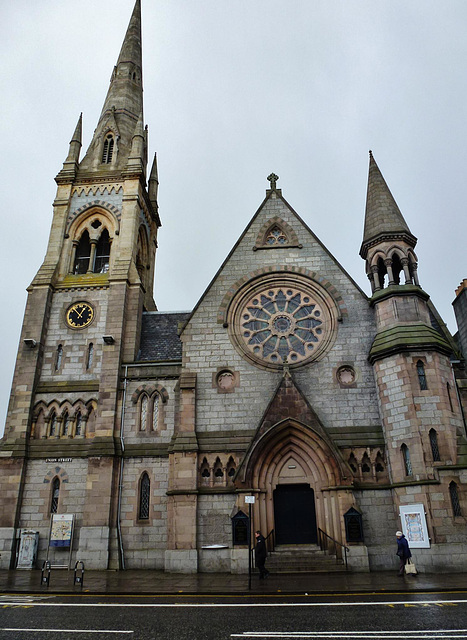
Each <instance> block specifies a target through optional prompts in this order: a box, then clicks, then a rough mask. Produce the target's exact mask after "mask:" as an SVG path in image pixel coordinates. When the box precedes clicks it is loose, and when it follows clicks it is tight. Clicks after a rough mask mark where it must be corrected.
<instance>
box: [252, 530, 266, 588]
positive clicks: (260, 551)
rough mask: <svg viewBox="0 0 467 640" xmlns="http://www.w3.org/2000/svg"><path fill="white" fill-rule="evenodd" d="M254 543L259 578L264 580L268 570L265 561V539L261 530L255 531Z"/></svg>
mask: <svg viewBox="0 0 467 640" xmlns="http://www.w3.org/2000/svg"><path fill="white" fill-rule="evenodd" d="M255 538H256V545H255V563H256V566H257V567H258V570H259V579H260V580H264V578H267V577H268V575H269V571H268V570H267V569H266V567H265V566H264V565H265V562H266V558H267V556H268V552H267V549H266V540H265V538H264V536H263V535H262V533H261V531H256V533H255Z"/></svg>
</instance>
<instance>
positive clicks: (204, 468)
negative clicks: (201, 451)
mask: <svg viewBox="0 0 467 640" xmlns="http://www.w3.org/2000/svg"><path fill="white" fill-rule="evenodd" d="M200 472H201V482H202V483H203V484H204V485H209V482H210V477H211V470H210V469H209V464H208V461H207V459H206V458H203V462H202V464H201V468H200Z"/></svg>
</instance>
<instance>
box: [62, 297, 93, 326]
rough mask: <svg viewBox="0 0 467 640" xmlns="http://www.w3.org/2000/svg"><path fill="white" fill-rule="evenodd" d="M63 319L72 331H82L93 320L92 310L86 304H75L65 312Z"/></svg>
mask: <svg viewBox="0 0 467 640" xmlns="http://www.w3.org/2000/svg"><path fill="white" fill-rule="evenodd" d="M65 319H66V323H67V325H68V326H69V327H71V328H72V329H84V327H87V326H88V325H90V324H91V322H92V321H93V320H94V309H93V308H92V306H91V305H90V304H89V303H88V302H75V303H74V304H72V305H71V307H70V308H69V309H68V311H67V312H66V315H65Z"/></svg>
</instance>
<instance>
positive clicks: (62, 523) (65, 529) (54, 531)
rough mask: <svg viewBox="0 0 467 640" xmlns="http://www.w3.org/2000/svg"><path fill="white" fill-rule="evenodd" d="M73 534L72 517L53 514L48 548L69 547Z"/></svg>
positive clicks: (70, 515) (65, 514)
mask: <svg viewBox="0 0 467 640" xmlns="http://www.w3.org/2000/svg"><path fill="white" fill-rule="evenodd" d="M72 534H73V515H72V514H67V513H64V514H58V513H54V514H53V516H52V526H51V529H50V542H49V546H50V547H69V546H70V545H71V537H72Z"/></svg>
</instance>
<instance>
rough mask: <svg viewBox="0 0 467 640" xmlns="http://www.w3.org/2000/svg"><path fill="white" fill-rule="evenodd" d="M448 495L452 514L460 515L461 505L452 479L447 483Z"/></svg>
mask: <svg viewBox="0 0 467 640" xmlns="http://www.w3.org/2000/svg"><path fill="white" fill-rule="evenodd" d="M449 495H450V496H451V505H452V510H453V513H454V515H455V516H461V515H462V511H461V505H460V502H459V493H458V487H457V484H456V483H455V482H454V481H452V482H451V484H450V485H449Z"/></svg>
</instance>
